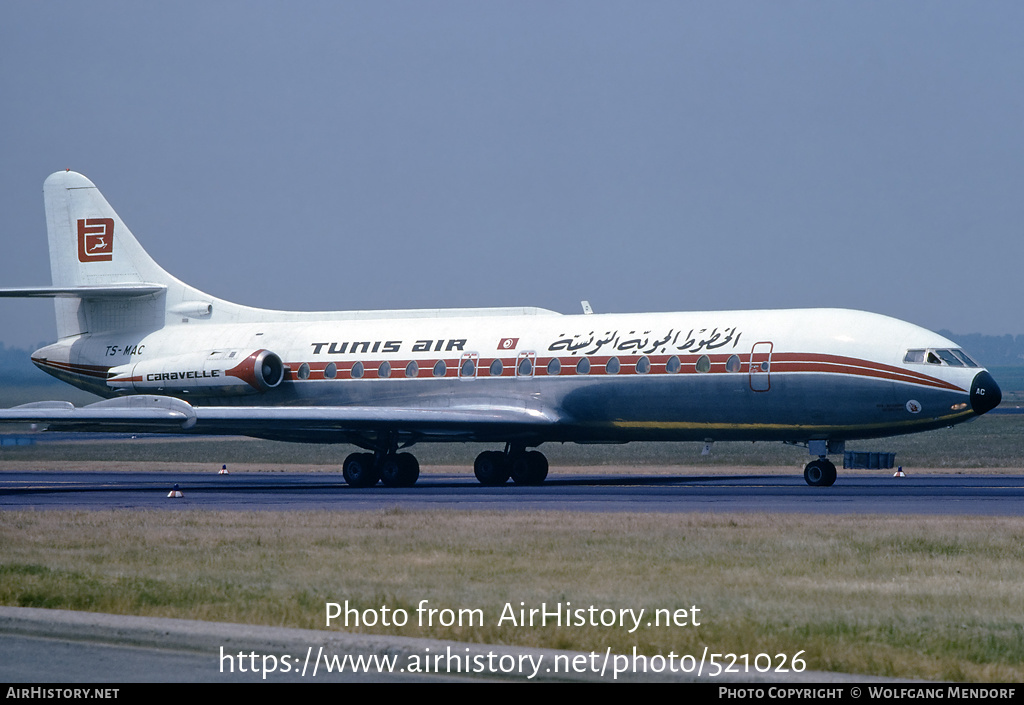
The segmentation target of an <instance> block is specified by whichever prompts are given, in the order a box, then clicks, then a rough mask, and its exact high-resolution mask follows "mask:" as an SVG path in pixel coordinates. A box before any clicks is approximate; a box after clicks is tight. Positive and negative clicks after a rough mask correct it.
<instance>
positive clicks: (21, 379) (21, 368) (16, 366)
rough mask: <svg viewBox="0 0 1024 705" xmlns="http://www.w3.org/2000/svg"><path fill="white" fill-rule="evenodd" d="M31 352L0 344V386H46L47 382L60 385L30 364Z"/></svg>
mask: <svg viewBox="0 0 1024 705" xmlns="http://www.w3.org/2000/svg"><path fill="white" fill-rule="evenodd" d="M45 344H46V343H40V344H39V345H38V346H37V347H42V346H43V345H45ZM35 349H36V348H32V350H35ZM32 350H23V349H21V348H9V347H7V346H6V345H4V344H3V343H0V384H46V382H47V381H52V382H54V383H56V384H61V382H59V381H58V380H57V379H55V378H54V377H51V376H50V375H48V374H46V373H45V372H43V371H42V370H40V369H39V368H38V367H36V366H35V365H33V364H32Z"/></svg>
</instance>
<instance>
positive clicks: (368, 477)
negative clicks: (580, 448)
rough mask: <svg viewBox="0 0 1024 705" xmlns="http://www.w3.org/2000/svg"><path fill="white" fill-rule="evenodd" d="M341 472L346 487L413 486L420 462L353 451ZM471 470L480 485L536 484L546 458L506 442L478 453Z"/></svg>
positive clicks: (391, 454)
mask: <svg viewBox="0 0 1024 705" xmlns="http://www.w3.org/2000/svg"><path fill="white" fill-rule="evenodd" d="M341 472H342V474H343V475H344V476H345V482H347V483H348V485H349V487H373V486H374V485H376V484H377V482H378V481H379V482H381V483H383V484H384V485H385V486H386V487H412V486H413V485H414V484H416V480H418V479H419V476H420V464H419V462H418V461H417V460H416V456H414V455H413V454H412V453H398V452H395V451H393V450H392V451H388V452H385V453H381V452H378V453H352V454H351V455H349V456H348V457H347V458H345V463H344V465H342V470H341ZM473 473H474V474H475V475H476V479H478V480H479V481H480V484H482V485H488V486H496V485H504V484H505V483H506V482H508V480H509V478H510V477H511V478H512V481H513V482H515V483H516V484H517V485H539V484H541V483H542V482H544V480H545V478H547V476H548V459H547V458H546V457H545V456H544V454H543V453H541V452H540V451H536V450H529V451H528V450H526V448H524V447H514V446H511V445H507V446H506V447H505V450H504V451H500V450H488V451H485V452H483V453H481V454H480V455H478V456H477V458H476V462H475V463H473Z"/></svg>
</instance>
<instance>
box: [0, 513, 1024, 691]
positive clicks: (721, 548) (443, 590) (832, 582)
mask: <svg viewBox="0 0 1024 705" xmlns="http://www.w3.org/2000/svg"><path fill="white" fill-rule="evenodd" d="M0 546H2V549H0V555H2V556H3V561H2V565H0V602H2V603H4V604H8V605H19V606H30V607H47V608H62V609H75V610H93V611H100V612H111V613H123V614H135V615H150V616H166V617H183V618H191V619H205V620H212V621H226V622H238V623H247V624H263V625H274V626H292V627H303V628H314V629H323V628H325V618H324V615H325V604H326V603H327V602H338V603H344V602H345V601H346V600H347V601H349V603H350V606H353V607H355V608H357V609H358V610H359V611H360V612H362V611H363V610H371V611H375V612H377V613H378V614H379V613H380V610H381V608H382V606H387V607H388V608H389V609H390V610H392V611H394V610H396V609H405V610H407V612H408V613H409V614H410V615H413V618H412V622H411V624H412V626H407V627H406V628H398V627H395V628H382V627H380V626H377V627H375V628H372V629H360V628H352V626H351V625H350V627H349V629H348V630H349V631H369V632H374V633H394V634H403V635H408V636H428V637H435V638H440V639H451V640H458V641H475V642H483V643H492V644H517V645H531V646H543V647H553V648H560V649H574V650H581V651H592V650H596V651H603V650H604V649H605V648H606V647H611V648H612V650H613V651H614V652H618V653H630V652H631V649H632V648H633V646H637V647H638V648H639V650H640V651H641V652H642V653H645V654H648V655H655V654H661V655H667V654H669V653H670V652H674V653H675V654H677V655H681V654H698V655H699V654H700V653H701V652H702V650H703V649H704V648H705V647H708V648H709V649H710V651H711V652H713V653H734V654H750V655H751V656H750V658H751V659H753V658H754V656H755V655H756V654H758V653H766V654H769V655H770V656H771V657H772V658H773V659H775V658H776V654H786V655H787V656H789V657H790V658H792V657H794V656H795V655H797V654H798V653H800V652H802V653H800V658H802V659H803V660H805V661H806V663H807V668H808V669H810V670H825V671H838V672H848V673H861V674H874V675H880V676H891V677H902V678H908V677H909V678H926V679H938V680H958V681H959V680H974V681H1020V680H1021V679H1022V678H1024V591H1021V589H1020V585H1021V578H1022V577H1024V576H1022V569H1021V567H1022V565H1024V519H1020V518H955V519H948V518H937V517H811V516H802V515H773V514H754V515H748V514H743V515H722V514H715V515H709V514H671V515H659V514H636V515H614V514H586V513H574V512H530V513H525V512H507V513H504V512H457V511H433V512H421V511H408V512H407V511H400V510H391V511H385V512H378V513H372V514H371V513H365V512H363V513H348V512H289V513H276V512H231V513H217V512H199V511H185V512H180V513H179V512H135V511H133V512H120V511H95V512H50V511H47V512H23V511H10V512H2V513H0ZM424 599H426V600H429V605H430V606H431V607H434V608H436V609H444V608H447V609H451V610H454V611H458V610H460V609H475V610H479V611H480V614H481V615H482V618H483V619H482V623H477V622H473V623H471V624H470V623H466V624H463V625H461V626H459V625H453V626H449V627H445V626H440V625H438V624H435V625H434V626H432V627H420V626H418V625H417V624H416V617H415V615H416V607H417V605H418V604H419V603H420V601H421V600H424ZM566 602H568V603H571V604H572V605H573V606H575V607H577V608H587V607H589V606H590V605H594V606H596V607H598V608H600V609H605V608H611V609H615V610H618V609H625V608H632V609H634V610H638V609H640V608H643V609H645V610H646V614H647V615H650V614H652V613H653V610H657V609H668V610H671V611H673V612H674V611H675V610H687V611H690V610H692V608H693V607H697V608H698V609H699V610H700V611H699V613H694V612H692V611H690V612H689V614H690V615H691V616H695V617H696V621H699V622H700V625H699V626H692V625H687V626H672V627H666V626H662V627H648V626H641V627H640V628H639V629H638V630H636V632H635V633H633V634H630V633H628V630H626V629H623V628H611V627H601V626H572V627H562V628H558V627H554V626H548V627H539V626H534V627H530V626H522V625H519V624H511V623H509V622H507V621H506V622H505V623H503V624H499V623H498V621H499V617H500V616H501V614H502V611H503V609H504V608H505V607H504V606H505V605H506V604H510V605H511V606H512V607H513V608H514V609H515V610H517V611H518V609H519V608H520V607H521V605H525V607H526V608H527V609H529V608H540V607H541V606H542V603H546V604H547V605H548V607H549V608H550V607H551V606H552V605H554V604H556V603H562V604H565V603H566Z"/></svg>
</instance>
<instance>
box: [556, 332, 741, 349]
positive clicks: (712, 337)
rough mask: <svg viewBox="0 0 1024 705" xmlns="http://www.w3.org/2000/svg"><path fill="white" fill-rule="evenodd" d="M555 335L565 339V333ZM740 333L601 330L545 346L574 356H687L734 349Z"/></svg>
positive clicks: (566, 338)
mask: <svg viewBox="0 0 1024 705" xmlns="http://www.w3.org/2000/svg"><path fill="white" fill-rule="evenodd" d="M559 335H561V336H565V335H566V334H565V333H560V334H559ZM741 335H743V333H742V332H740V331H737V330H736V326H733V327H731V328H721V329H719V328H718V327H717V326H716V327H715V328H710V329H709V328H691V329H690V330H689V332H687V333H686V334H684V333H683V330H682V329H679V330H676V329H675V328H672V329H670V330H669V331H668V333H665V334H664V335H662V334H660V333H656V334H653V335H652V332H651V331H649V330H645V331H635V330H631V331H627V332H625V333H621V332H620V331H617V330H614V331H611V330H610V331H605V332H604V333H602V334H597V333H596V332H595V331H590V332H589V333H577V334H576V335H573V336H571V337H560V338H559V339H558V340H556V341H555V342H553V343H552V344H551V345H549V346H548V352H558V351H560V350H565V351H567V352H570V353H572V354H573V355H576V354H577V353H579V352H582V353H583V354H584V355H597V354H598V353H600V352H602V351H603V352H605V353H607V352H608V351H615V352H617V353H634V354H643V355H651V354H653V353H664V352H668V351H669V350H672V351H678V352H687V353H699V352H705V351H708V350H717V349H719V348H724V347H726V346H727V345H730V343H731V347H733V348H735V347H736V346H737V345H738V344H739V342H740V336H741Z"/></svg>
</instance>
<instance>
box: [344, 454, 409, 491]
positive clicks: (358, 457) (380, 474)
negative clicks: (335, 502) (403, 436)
mask: <svg viewBox="0 0 1024 705" xmlns="http://www.w3.org/2000/svg"><path fill="white" fill-rule="evenodd" d="M341 474H342V475H344V476H345V482H347V483H348V484H349V486H350V487H373V486H374V485H376V484H377V481H378V480H380V481H381V482H383V483H384V485H386V486H387V487H412V486H413V485H415V484H416V480H418V479H419V477H420V464H419V461H418V460H416V456H415V455H413V454H412V453H385V454H382V455H375V454H373V453H352V454H351V455H350V456H348V457H347V458H345V464H344V465H342V466H341Z"/></svg>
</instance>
